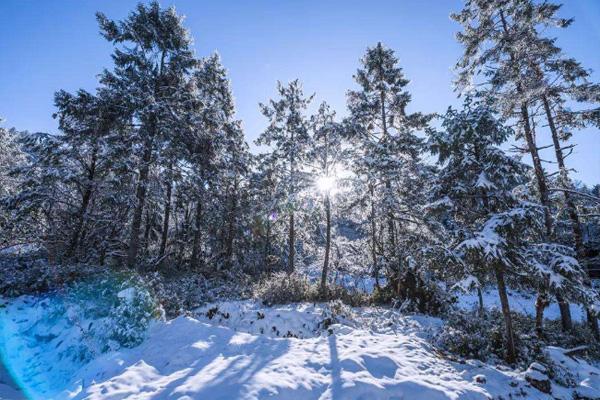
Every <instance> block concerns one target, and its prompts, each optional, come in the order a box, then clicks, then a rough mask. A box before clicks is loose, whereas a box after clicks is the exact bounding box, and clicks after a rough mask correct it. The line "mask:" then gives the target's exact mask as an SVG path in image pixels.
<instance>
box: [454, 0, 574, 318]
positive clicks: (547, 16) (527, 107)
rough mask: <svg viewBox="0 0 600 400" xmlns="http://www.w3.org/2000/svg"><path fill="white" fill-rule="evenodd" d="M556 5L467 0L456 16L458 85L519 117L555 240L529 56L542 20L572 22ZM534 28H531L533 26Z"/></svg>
mask: <svg viewBox="0 0 600 400" xmlns="http://www.w3.org/2000/svg"><path fill="white" fill-rule="evenodd" d="M555 11H556V6H554V5H552V4H549V3H547V2H544V3H540V4H534V3H533V2H532V1H531V0H492V1H487V0H469V1H467V2H465V5H464V7H463V9H462V10H461V11H460V12H459V13H456V14H453V15H452V18H453V19H454V20H456V21H457V22H459V23H460V24H461V25H462V26H463V31H462V32H460V33H458V35H457V39H458V41H459V42H460V43H461V44H462V45H463V46H464V53H463V56H462V57H461V58H460V60H459V61H458V63H457V69H458V73H459V76H458V80H457V82H456V83H457V88H458V89H461V90H463V89H468V88H470V87H471V86H473V85H477V86H478V88H479V90H480V92H481V93H483V94H484V95H485V96H487V97H489V98H491V99H493V100H494V102H495V107H496V109H497V110H499V111H501V112H502V114H503V116H505V117H508V118H514V119H515V120H516V121H517V128H518V129H517V134H518V138H523V139H525V143H526V149H524V151H527V152H529V154H530V155H531V160H532V164H533V168H534V173H535V178H536V184H537V191H538V193H539V198H540V203H541V204H542V205H543V206H544V213H545V214H544V215H545V217H544V221H545V227H546V236H547V240H551V239H552V238H553V234H554V231H553V218H552V214H551V209H552V204H551V199H550V193H549V189H548V178H547V175H546V172H545V170H544V168H543V166H542V159H541V157H540V154H539V153H540V147H539V146H538V144H537V142H536V132H535V127H536V125H535V124H532V121H533V117H534V116H533V115H532V109H534V108H535V105H536V101H537V100H538V99H537V97H538V93H537V91H536V90H532V89H533V85H532V84H531V83H532V80H533V79H535V78H534V76H535V75H534V74H531V73H530V72H531V63H530V61H531V54H529V52H530V50H531V49H532V50H533V51H534V52H535V50H536V48H537V45H536V40H535V39H534V38H533V36H532V34H533V33H534V32H535V25H537V24H538V21H539V22H540V23H541V24H542V25H544V24H545V25H548V24H554V25H559V26H560V25H562V26H565V25H567V24H568V23H569V21H568V20H563V19H556V18H554V16H553V15H554V12H555ZM532 28H533V30H532ZM557 300H558V303H559V306H560V310H561V317H562V323H563V328H564V329H565V330H569V329H571V328H572V322H571V315H570V310H569V305H568V304H567V303H566V302H565V301H564V300H563V299H562V297H561V295H560V294H559V295H558V297H557Z"/></svg>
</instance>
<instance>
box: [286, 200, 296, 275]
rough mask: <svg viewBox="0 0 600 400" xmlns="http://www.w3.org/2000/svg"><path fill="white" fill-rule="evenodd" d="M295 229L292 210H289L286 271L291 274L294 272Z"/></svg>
mask: <svg viewBox="0 0 600 400" xmlns="http://www.w3.org/2000/svg"><path fill="white" fill-rule="evenodd" d="M295 241H296V231H295V230H294V212H293V211H292V212H290V230H289V237H288V246H289V251H288V254H289V257H288V273H289V274H291V273H293V272H294V258H295V257H296V247H295Z"/></svg>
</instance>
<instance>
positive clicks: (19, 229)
mask: <svg viewBox="0 0 600 400" xmlns="http://www.w3.org/2000/svg"><path fill="white" fill-rule="evenodd" d="M0 123H2V120H1V119H0ZM25 162H26V157H25V154H24V153H23V151H22V150H21V146H20V144H19V132H17V131H16V130H15V129H5V128H4V127H0V249H4V248H6V247H11V246H14V245H16V244H19V243H20V242H21V241H22V240H23V239H25V238H26V237H27V236H28V235H27V232H28V231H29V230H30V229H31V228H32V226H31V224H16V223H15V222H16V221H15V218H14V216H13V215H12V212H11V211H10V210H9V209H8V207H7V206H8V199H10V198H11V197H12V196H14V195H15V194H16V193H17V192H18V191H19V187H20V185H21V179H20V177H19V176H15V175H14V174H13V172H14V170H15V168H18V167H20V166H21V165H22V164H24V163H25Z"/></svg>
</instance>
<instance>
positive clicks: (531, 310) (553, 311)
mask: <svg viewBox="0 0 600 400" xmlns="http://www.w3.org/2000/svg"><path fill="white" fill-rule="evenodd" d="M509 300H510V309H511V311H513V312H518V313H521V314H524V315H528V316H530V317H535V300H536V294H535V293H533V292H532V293H525V292H518V291H515V290H510V291H509ZM478 304H479V300H478V298H477V292H475V291H472V292H469V293H462V292H460V293H459V296H458V306H459V307H460V308H462V309H464V310H473V309H476V308H477V307H478ZM483 305H484V307H485V308H487V309H492V308H496V309H498V310H500V309H501V308H500V298H499V297H498V291H497V289H495V288H487V289H486V290H484V291H483ZM571 316H572V318H573V320H574V321H584V320H585V318H586V317H585V311H584V310H583V307H581V306H579V305H577V304H571ZM544 318H546V319H553V320H558V319H560V310H559V308H558V303H557V302H556V300H555V301H553V302H552V303H550V305H549V306H548V307H547V308H546V309H545V310H544Z"/></svg>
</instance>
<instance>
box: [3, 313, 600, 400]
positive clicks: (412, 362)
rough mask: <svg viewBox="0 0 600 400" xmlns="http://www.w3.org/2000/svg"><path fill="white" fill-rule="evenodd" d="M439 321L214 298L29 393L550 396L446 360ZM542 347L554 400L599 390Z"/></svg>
mask: <svg viewBox="0 0 600 400" xmlns="http://www.w3.org/2000/svg"><path fill="white" fill-rule="evenodd" d="M29 317H31V315H30V316H29ZM23 323H25V322H23ZM28 323H31V322H28ZM442 326H443V322H442V321H441V320H440V319H437V318H433V317H427V316H422V315H415V316H406V315H402V314H401V313H399V312H398V311H397V310H393V309H387V308H378V307H365V308H349V307H346V306H343V305H341V304H337V303H330V304H292V305H284V306H276V307H265V306H263V305H262V304H261V303H259V302H256V301H231V302H220V303H214V304H209V305H206V306H204V307H202V308H199V309H197V310H196V311H195V312H194V313H193V314H192V315H190V316H187V317H183V316H182V317H179V318H176V319H174V320H171V321H168V322H156V323H154V324H152V325H151V326H150V328H149V330H148V332H147V339H146V340H144V342H143V343H142V344H141V345H140V346H138V347H135V348H131V349H126V348H122V349H120V350H118V351H113V352H108V353H105V354H102V355H99V356H97V357H95V358H94V359H93V360H91V361H90V362H89V363H86V364H84V365H83V366H82V367H81V368H79V369H78V370H76V371H75V372H74V373H72V374H70V375H69V376H68V377H67V378H68V382H67V383H66V384H65V385H64V388H63V390H61V391H60V392H58V393H50V392H48V393H47V394H42V395H40V397H38V398H40V399H41V398H43V399H52V398H54V399H88V400H100V399H102V400H104V399H136V400H138V399H139V400H144V399H174V398H175V399H184V400H190V399H216V400H218V399H248V400H250V399H267V398H268V399H315V400H316V399H320V400H326V399H365V400H366V399H389V400H391V399H427V400H438V399H488V398H499V396H502V397H503V398H510V396H513V397H518V396H520V397H521V398H528V399H551V398H552V396H551V395H549V394H544V393H542V392H540V391H538V390H537V389H535V388H533V387H532V386H531V385H530V383H528V382H527V380H526V375H527V372H526V371H514V370H510V369H507V368H505V367H502V366H493V365H489V364H485V363H482V362H480V361H475V360H467V361H463V362H454V361H451V360H449V359H447V358H445V357H444V356H443V354H441V353H440V352H439V351H438V350H437V349H436V348H434V347H433V346H432V345H431V344H430V343H431V338H432V337H433V335H435V334H436V332H437V331H438V330H439V329H440V328H441V327H442ZM57 334H58V335H59V337H58V338H57V339H55V340H62V339H63V338H65V339H66V340H71V339H70V336H69V333H68V332H66V331H62V332H58V331H57ZM548 352H549V355H550V358H551V359H552V360H553V362H554V363H555V364H557V365H561V366H562V367H563V368H564V370H565V371H566V372H565V375H568V377H569V379H571V380H572V382H573V383H574V384H575V386H577V387H576V388H575V389H572V388H566V387H564V386H560V385H558V384H557V383H553V384H552V393H553V395H554V396H556V397H558V398H564V399H570V398H572V394H573V393H574V391H578V393H580V394H588V395H591V394H594V393H597V389H596V388H597V387H598V383H599V382H598V378H599V376H600V369H598V368H596V367H593V366H591V365H589V364H587V363H586V362H584V361H581V360H577V359H575V358H571V357H568V356H565V355H564V353H563V351H562V349H558V348H549V349H548ZM47 357H48V358H47V359H45V360H44V362H47V363H52V362H53V361H52V360H51V359H50V358H51V357H52V354H48V355H47ZM54 362H55V363H58V362H59V360H54ZM533 367H535V368H533ZM532 368H533V370H535V371H537V370H540V369H541V367H539V366H532ZM529 373H530V374H532V373H535V372H532V371H529ZM539 375H540V376H539V378H542V376H541V375H542V374H539ZM0 393H2V392H0ZM8 398H10V397H8Z"/></svg>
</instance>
